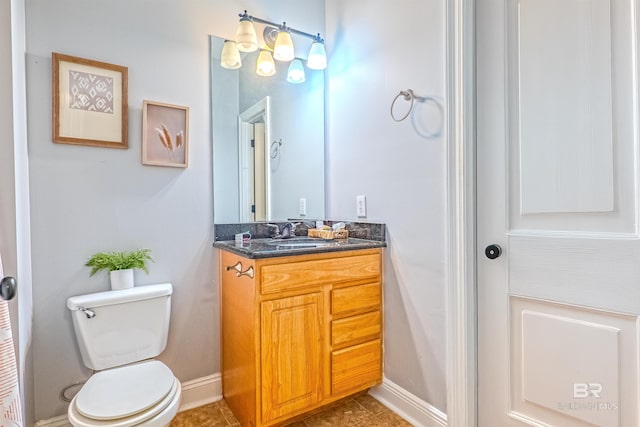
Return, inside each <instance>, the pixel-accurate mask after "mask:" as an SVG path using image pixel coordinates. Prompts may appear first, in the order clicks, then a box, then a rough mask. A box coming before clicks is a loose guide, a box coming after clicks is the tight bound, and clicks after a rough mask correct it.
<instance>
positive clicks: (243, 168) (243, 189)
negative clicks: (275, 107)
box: [238, 96, 271, 222]
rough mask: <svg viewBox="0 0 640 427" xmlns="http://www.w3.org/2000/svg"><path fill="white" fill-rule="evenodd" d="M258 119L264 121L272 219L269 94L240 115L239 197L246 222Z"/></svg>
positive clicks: (267, 187)
mask: <svg viewBox="0 0 640 427" xmlns="http://www.w3.org/2000/svg"><path fill="white" fill-rule="evenodd" d="M258 121H263V122H264V140H265V156H264V171H265V183H264V185H265V193H266V194H265V198H266V218H267V220H269V219H271V156H270V155H269V154H268V153H269V151H268V149H267V148H266V147H267V144H268V141H271V101H270V98H269V96H265V97H264V98H262V99H261V100H260V101H258V102H256V103H255V104H253V105H252V106H251V107H249V108H247V109H246V110H245V111H243V112H242V113H241V114H240V115H239V116H238V171H239V173H238V176H239V182H238V197H239V203H240V222H244V221H245V219H247V218H249V216H250V214H251V212H250V211H249V203H248V200H249V199H250V195H249V192H248V189H249V174H248V170H247V168H248V164H249V158H250V157H251V156H252V149H251V139H252V134H251V132H250V130H249V129H250V127H251V126H253V124H254V123H256V122H258Z"/></svg>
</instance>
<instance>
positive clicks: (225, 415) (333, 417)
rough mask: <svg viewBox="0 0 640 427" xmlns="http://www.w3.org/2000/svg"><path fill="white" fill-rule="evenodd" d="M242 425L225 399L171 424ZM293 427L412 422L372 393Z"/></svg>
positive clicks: (390, 426) (384, 426)
mask: <svg viewBox="0 0 640 427" xmlns="http://www.w3.org/2000/svg"><path fill="white" fill-rule="evenodd" d="M227 426H234V427H239V426H240V424H239V423H238V420H236V418H235V417H234V416H233V413H232V412H231V410H230V409H229V407H228V406H227V404H226V403H225V401H224V400H220V401H218V402H214V403H210V404H208V405H205V406H200V407H198V408H195V409H192V410H189V411H185V412H181V413H179V414H178V415H177V416H176V418H174V420H173V421H172V422H171V425H170V426H169V427H227ZM289 426H290V427H338V426H339V427H365V426H366V427H404V426H406V427H410V426H411V424H409V423H408V422H406V421H405V420H403V419H402V418H401V417H400V416H398V415H397V414H395V413H394V412H392V411H391V410H390V409H389V408H387V407H385V406H384V405H383V404H382V403H380V402H378V401H377V400H375V399H374V398H373V397H371V396H369V395H368V394H358V395H356V396H353V397H350V398H346V399H343V400H340V401H338V402H335V403H333V404H331V405H329V406H327V408H326V409H324V410H323V411H322V412H317V413H315V414H313V415H310V416H309V417H308V418H305V419H304V420H302V421H297V422H295V423H292V424H289Z"/></svg>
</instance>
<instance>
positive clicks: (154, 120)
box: [142, 100, 189, 168]
mask: <svg viewBox="0 0 640 427" xmlns="http://www.w3.org/2000/svg"><path fill="white" fill-rule="evenodd" d="M142 164H145V165H153V166H170V167H176V168H186V167H188V166H189V107H185V106H182V105H175V104H167V103H164V102H156V101H149V100H145V101H143V105H142Z"/></svg>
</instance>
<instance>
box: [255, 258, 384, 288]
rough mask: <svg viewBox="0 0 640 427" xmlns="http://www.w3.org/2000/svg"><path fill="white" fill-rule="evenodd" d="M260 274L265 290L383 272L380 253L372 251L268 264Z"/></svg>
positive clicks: (357, 277) (344, 279)
mask: <svg viewBox="0 0 640 427" xmlns="http://www.w3.org/2000/svg"><path fill="white" fill-rule="evenodd" d="M261 276H262V288H261V290H262V293H263V294H266V293H272V292H281V291H286V290H290V289H296V288H302V287H305V286H313V285H321V284H326V283H335V282H341V281H347V280H361V279H366V278H368V277H379V276H380V257H379V255H377V254H372V255H359V256H350V257H344V258H330V259H319V260H312V261H302V262H289V263H286V264H272V265H265V266H263V267H262V269H261Z"/></svg>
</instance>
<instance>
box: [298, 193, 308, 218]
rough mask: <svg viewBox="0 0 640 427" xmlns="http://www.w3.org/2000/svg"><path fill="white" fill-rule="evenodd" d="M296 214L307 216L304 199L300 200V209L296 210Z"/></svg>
mask: <svg viewBox="0 0 640 427" xmlns="http://www.w3.org/2000/svg"><path fill="white" fill-rule="evenodd" d="M298 213H299V214H300V215H303V216H304V215H306V214H307V199H306V198H304V197H301V198H300V207H299V209H298Z"/></svg>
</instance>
